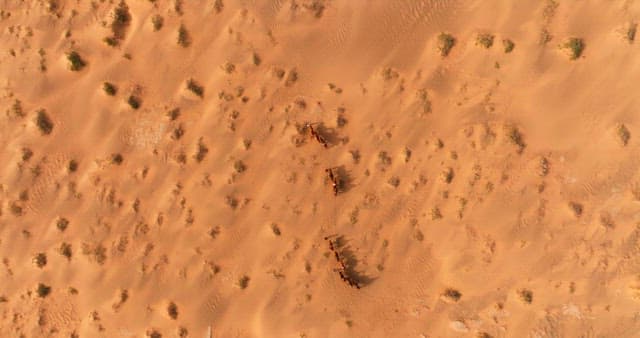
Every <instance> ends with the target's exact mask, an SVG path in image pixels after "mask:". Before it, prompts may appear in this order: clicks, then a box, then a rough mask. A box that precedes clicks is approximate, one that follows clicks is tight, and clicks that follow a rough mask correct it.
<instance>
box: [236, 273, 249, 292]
mask: <svg viewBox="0 0 640 338" xmlns="http://www.w3.org/2000/svg"><path fill="white" fill-rule="evenodd" d="M250 280H251V279H250V278H249V276H242V277H241V278H240V279H239V280H238V286H239V287H240V288H241V289H246V288H247V287H248V286H249V281H250Z"/></svg>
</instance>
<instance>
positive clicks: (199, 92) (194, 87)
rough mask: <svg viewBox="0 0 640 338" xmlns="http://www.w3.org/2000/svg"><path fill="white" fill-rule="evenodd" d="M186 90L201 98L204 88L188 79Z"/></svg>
mask: <svg viewBox="0 0 640 338" xmlns="http://www.w3.org/2000/svg"><path fill="white" fill-rule="evenodd" d="M187 89H188V90H189V91H190V92H192V93H194V94H196V95H197V96H199V97H200V98H202V97H203V96H204V87H202V85H200V84H198V83H197V82H196V81H195V80H194V79H189V80H188V81H187Z"/></svg>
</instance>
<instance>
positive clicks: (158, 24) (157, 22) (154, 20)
mask: <svg viewBox="0 0 640 338" xmlns="http://www.w3.org/2000/svg"><path fill="white" fill-rule="evenodd" d="M151 25H153V31H154V32H157V31H159V30H161V29H162V26H163V25H164V18H163V17H162V16H161V15H160V14H155V15H154V16H152V17H151Z"/></svg>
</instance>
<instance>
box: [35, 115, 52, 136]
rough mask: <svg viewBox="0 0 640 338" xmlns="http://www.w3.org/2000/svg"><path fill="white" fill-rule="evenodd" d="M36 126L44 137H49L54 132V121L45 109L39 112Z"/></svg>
mask: <svg viewBox="0 0 640 338" xmlns="http://www.w3.org/2000/svg"><path fill="white" fill-rule="evenodd" d="M36 125H37V126H38V129H40V132H41V133H42V134H43V135H49V134H51V132H52V131H53V121H51V118H50V117H49V115H48V114H47V112H46V110H44V109H40V110H38V115H37V116H36Z"/></svg>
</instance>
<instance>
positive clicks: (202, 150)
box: [194, 137, 209, 162]
mask: <svg viewBox="0 0 640 338" xmlns="http://www.w3.org/2000/svg"><path fill="white" fill-rule="evenodd" d="M208 152H209V148H208V147H207V146H206V145H205V144H204V141H203V140H202V137H201V138H200V139H199V140H198V151H197V152H196V154H195V156H194V158H195V159H196V161H198V162H202V160H204V158H205V156H207V153H208Z"/></svg>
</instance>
